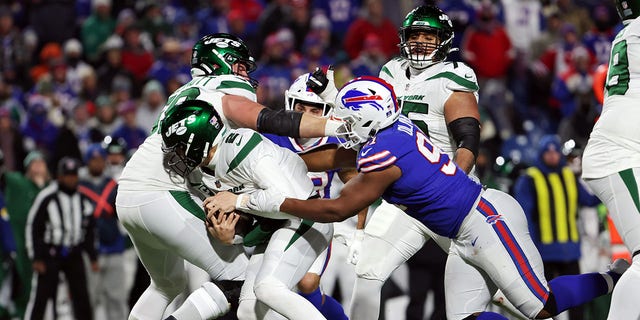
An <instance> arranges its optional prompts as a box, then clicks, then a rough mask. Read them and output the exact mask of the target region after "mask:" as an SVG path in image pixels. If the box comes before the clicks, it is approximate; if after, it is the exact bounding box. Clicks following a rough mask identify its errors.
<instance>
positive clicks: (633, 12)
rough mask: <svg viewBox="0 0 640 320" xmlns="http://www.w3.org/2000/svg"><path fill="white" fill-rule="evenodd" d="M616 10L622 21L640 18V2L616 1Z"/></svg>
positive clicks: (637, 0) (635, 0)
mask: <svg viewBox="0 0 640 320" xmlns="http://www.w3.org/2000/svg"><path fill="white" fill-rule="evenodd" d="M615 2H616V10H618V15H619V16H620V19H622V21H626V20H633V19H635V18H637V17H638V16H640V0H616V1H615Z"/></svg>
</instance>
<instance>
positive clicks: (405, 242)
mask: <svg viewBox="0 0 640 320" xmlns="http://www.w3.org/2000/svg"><path fill="white" fill-rule="evenodd" d="M398 33H399V35H400V56H399V57H396V58H394V59H392V60H391V61H389V62H388V63H386V64H385V65H384V66H383V67H382V69H381V71H380V75H379V77H380V78H382V79H384V80H386V81H387V82H388V83H389V84H391V85H392V86H393V88H394V90H395V93H396V96H397V98H398V103H399V104H400V105H401V106H402V114H403V115H405V116H407V118H409V119H410V120H411V121H412V122H413V123H415V124H416V125H417V126H418V127H419V128H420V129H421V130H422V131H423V132H424V133H425V134H426V135H427V136H428V137H430V139H431V141H432V142H433V143H434V144H435V145H436V146H437V147H439V148H440V149H442V150H443V151H444V152H445V153H447V155H449V157H451V158H452V159H453V160H454V161H455V163H456V164H457V165H458V166H459V167H460V168H461V169H462V170H463V171H464V172H465V173H471V172H472V168H473V166H474V164H475V158H476V156H477V154H478V147H479V143H480V122H479V119H480V115H479V111H478V83H477V80H476V75H475V72H474V71H473V70H472V69H471V68H470V67H469V66H467V65H466V64H464V63H462V62H451V61H447V60H446V58H447V55H448V54H449V53H450V52H451V51H453V50H455V49H454V48H452V41H453V36H454V33H453V25H452V22H451V20H450V19H449V17H448V16H447V15H446V14H445V13H444V12H443V11H442V10H440V9H439V8H438V7H436V6H433V5H423V6H420V7H417V8H416V9H414V10H413V11H411V12H409V13H408V14H407V16H406V18H405V19H404V21H403V23H402V27H400V29H399V31H398ZM315 75H316V76H318V77H320V78H321V80H319V81H315V84H316V85H315V86H314V81H313V80H314V79H312V82H310V86H311V88H312V89H313V90H316V91H319V94H320V96H322V97H325V99H331V97H332V96H334V95H335V91H334V90H333V89H332V88H333V85H330V84H326V85H324V87H323V86H320V87H318V85H317V83H322V82H325V83H326V82H327V80H331V78H332V77H331V75H330V74H327V76H326V77H324V75H323V74H318V73H315ZM327 88H329V89H327ZM320 90H321V91H320ZM369 212H370V213H371V214H370V215H371V216H370V218H369V221H368V222H367V225H366V226H365V227H364V231H362V230H358V231H356V236H355V237H354V238H355V239H356V241H355V242H354V244H353V245H352V246H351V250H350V255H351V256H352V257H351V258H350V259H351V261H354V262H356V274H357V280H356V281H357V283H356V286H355V288H354V294H353V303H352V309H351V312H350V316H351V318H352V319H353V320H359V319H365V320H366V319H373V318H377V317H378V313H379V310H380V293H381V291H382V285H383V284H384V282H385V281H386V280H387V279H388V278H389V277H390V276H391V273H392V272H393V271H394V270H395V269H396V268H397V267H398V266H400V265H401V264H403V263H405V262H406V261H407V260H408V259H409V257H411V256H413V255H414V254H415V253H416V252H417V251H418V250H419V249H420V248H422V246H423V245H424V243H425V242H426V241H429V239H430V238H433V239H434V240H435V241H436V242H437V243H438V245H439V246H440V247H441V248H442V249H443V250H444V251H445V252H446V251H448V248H449V241H448V239H446V238H442V237H440V236H438V235H437V234H435V233H433V232H431V231H429V230H427V232H426V233H423V232H419V231H418V229H417V228H409V229H407V228H406V226H411V225H414V224H415V225H418V224H419V221H416V220H415V219H412V218H411V217H409V216H407V215H405V214H403V213H402V211H401V210H399V209H398V208H396V207H395V206H392V205H389V204H388V203H386V202H384V201H383V202H382V203H381V204H379V205H375V206H372V207H371V208H370V209H369ZM362 219H363V218H361V222H360V224H361V225H364V222H363V221H362ZM412 230H415V232H412ZM371 247H375V248H378V250H366V251H362V250H360V248H371ZM383 257H384V259H383ZM452 260H453V259H452ZM451 263H454V262H451ZM461 265H462V264H461ZM467 272H469V273H472V272H473V270H467ZM477 279H481V278H480V277H477ZM483 285H484V284H483V283H478V286H479V288H481V287H482V286H483ZM455 300H457V298H455V299H454V298H453V297H451V298H450V299H447V301H451V302H452V303H454V301H455ZM449 309H451V308H449Z"/></svg>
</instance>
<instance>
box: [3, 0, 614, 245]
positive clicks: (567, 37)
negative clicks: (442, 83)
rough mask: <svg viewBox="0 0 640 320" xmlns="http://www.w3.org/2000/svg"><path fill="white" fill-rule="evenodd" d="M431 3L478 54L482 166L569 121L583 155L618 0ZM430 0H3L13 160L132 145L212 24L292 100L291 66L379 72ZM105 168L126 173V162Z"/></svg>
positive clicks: (521, 153)
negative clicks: (241, 44) (404, 25)
mask: <svg viewBox="0 0 640 320" xmlns="http://www.w3.org/2000/svg"><path fill="white" fill-rule="evenodd" d="M435 3H436V4H437V5H438V6H439V7H440V8H442V9H443V11H445V12H447V13H448V14H449V16H450V17H451V19H452V20H453V23H454V29H455V38H454V42H455V44H454V47H455V48H459V50H458V51H453V52H451V54H450V60H452V61H458V62H465V63H467V64H468V65H470V66H471V67H472V68H473V69H474V70H475V72H476V74H477V76H478V82H479V86H480V91H479V95H480V101H479V106H480V112H481V116H482V119H481V120H482V121H481V122H482V136H481V139H482V142H481V148H482V150H481V152H480V156H479V158H478V163H477V169H476V171H477V173H478V176H479V178H480V180H481V181H482V182H483V183H485V184H489V185H492V186H494V187H498V188H500V189H503V190H504V191H509V190H510V189H512V185H513V182H514V180H515V178H516V177H517V174H518V168H526V167H527V166H531V165H533V164H534V163H535V161H536V158H537V153H538V150H537V147H536V146H537V144H538V142H539V140H540V138H541V137H543V136H544V135H547V134H558V135H559V136H560V139H561V142H562V143H563V145H562V146H563V152H564V154H565V155H566V156H576V155H578V156H579V154H580V150H581V149H582V148H584V147H585V145H586V141H587V138H588V136H589V133H590V132H591V128H592V127H593V124H594V123H595V120H596V119H597V117H598V115H599V112H600V108H601V100H600V101H599V100H598V98H597V96H598V94H601V92H602V83H599V82H598V81H594V79H597V77H598V72H601V71H599V69H598V67H599V66H600V65H602V64H605V65H606V64H607V62H608V60H609V52H610V47H611V41H612V40H613V37H614V35H615V34H616V32H617V31H618V30H619V29H620V28H621V23H620V21H619V19H618V17H617V15H616V12H615V8H614V7H613V3H612V2H611V1H605V0H541V1H538V0H501V1H498V0H494V1H491V0H446V1H444V0H443V1H435ZM421 4H423V1H415V0H414V1H411V0H399V1H398V0H270V1H269V0H199V1H180V0H155V1H134V0H77V1H71V0H39V1H36V0H32V1H17V0H13V1H2V2H1V5H0V150H1V151H2V154H3V155H4V171H5V172H11V171H17V172H26V169H27V168H26V167H25V166H26V165H27V164H29V163H30V162H28V161H26V160H25V158H26V157H27V154H29V153H30V152H33V151H37V152H39V154H40V155H41V156H42V158H43V159H44V160H45V161H46V163H47V165H48V167H49V168H50V169H51V168H55V166H56V164H57V163H58V161H59V160H60V159H62V158H64V157H72V158H76V159H87V154H88V152H91V151H92V150H93V151H95V150H94V149H92V148H95V144H96V143H97V144H100V143H102V144H103V145H104V146H105V149H104V151H100V154H102V153H104V154H105V156H106V155H107V154H109V155H110V154H112V153H111V152H110V151H109V152H108V149H107V148H106V147H107V146H109V145H111V146H112V147H113V143H110V142H111V141H118V142H119V144H118V146H119V147H121V148H124V152H123V154H124V155H131V154H132V153H133V152H134V151H135V150H136V148H137V147H138V146H139V145H140V144H141V143H142V142H143V141H144V139H145V138H146V136H147V135H148V134H149V133H150V132H151V130H152V128H153V127H154V125H155V121H156V119H157V117H158V115H159V113H160V110H161V109H162V107H163V105H164V103H165V102H166V97H167V96H168V95H169V94H171V93H172V92H173V91H174V90H175V89H177V88H178V87H180V86H181V85H183V84H185V83H187V82H188V81H189V80H190V79H191V76H190V61H191V48H192V46H193V44H194V43H195V42H196V41H197V40H198V39H199V38H200V37H202V36H203V35H206V34H210V33H215V32H227V33H232V34H235V35H237V36H239V37H240V38H242V39H243V40H244V41H245V42H246V43H247V45H248V46H249V48H250V49H251V50H252V53H253V56H254V57H255V58H256V60H257V65H258V68H257V70H256V71H255V72H254V73H252V74H251V76H252V77H253V78H255V79H256V80H258V82H259V86H258V88H257V96H258V102H260V103H262V104H265V105H267V106H270V107H272V108H282V107H283V106H284V92H285V90H286V89H287V88H288V87H289V86H290V84H291V83H292V81H293V80H294V79H296V78H297V77H298V76H299V75H300V74H302V73H305V72H311V71H313V70H314V69H315V68H316V67H318V66H321V67H322V66H324V67H326V66H328V65H334V68H335V70H336V71H335V75H336V84H337V85H338V86H340V85H341V84H343V83H345V82H346V81H347V80H349V79H351V78H353V77H355V76H362V75H376V76H377V75H378V72H379V71H380V68H381V67H382V65H383V64H384V63H385V62H387V61H388V60H389V59H392V58H393V57H394V56H396V55H398V54H399V49H398V43H399V37H398V33H397V30H398V27H399V26H400V24H401V22H402V19H403V17H404V15H405V14H406V13H407V12H409V11H410V10H411V9H412V8H414V7H416V6H418V5H421ZM105 139H106V142H105ZM123 159H124V158H123ZM85 165H86V164H85ZM119 165H121V163H120V164H119ZM107 167H108V166H107ZM116 167H117V166H116ZM578 168H579V166H578ZM108 169H109V167H108ZM54 171H55V170H54ZM107 172H108V173H109V174H110V175H112V177H113V178H117V175H118V170H117V169H114V170H111V171H109V170H107ZM11 214H12V212H8V215H9V216H11ZM21 233H23V232H20V234H21Z"/></svg>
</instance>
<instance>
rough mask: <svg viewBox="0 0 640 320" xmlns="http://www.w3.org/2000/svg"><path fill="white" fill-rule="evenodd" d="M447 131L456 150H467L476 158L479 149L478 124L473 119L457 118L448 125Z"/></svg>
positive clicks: (476, 120)
mask: <svg viewBox="0 0 640 320" xmlns="http://www.w3.org/2000/svg"><path fill="white" fill-rule="evenodd" d="M449 130H451V135H452V136H453V139H454V140H455V141H456V144H457V145H458V148H465V149H469V150H470V151H471V152H472V153H473V156H474V157H476V158H477V157H478V148H479V147H480V122H479V121H478V119H476V118H473V117H464V118H458V119H456V120H453V121H451V123H449Z"/></svg>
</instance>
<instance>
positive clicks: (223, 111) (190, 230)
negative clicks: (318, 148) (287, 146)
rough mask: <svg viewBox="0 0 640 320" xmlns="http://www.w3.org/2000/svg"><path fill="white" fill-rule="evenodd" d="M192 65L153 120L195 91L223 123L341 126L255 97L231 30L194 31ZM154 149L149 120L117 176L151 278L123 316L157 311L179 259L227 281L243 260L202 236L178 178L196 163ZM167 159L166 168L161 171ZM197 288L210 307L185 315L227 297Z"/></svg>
mask: <svg viewBox="0 0 640 320" xmlns="http://www.w3.org/2000/svg"><path fill="white" fill-rule="evenodd" d="M191 67H192V68H191V75H192V77H193V79H192V80H191V81H189V82H188V83H187V84H185V85H184V86H182V87H180V88H179V89H177V90H176V91H175V92H174V93H173V94H171V95H170V96H169V98H168V99H167V103H166V105H165V107H164V109H163V111H162V113H161V115H160V119H159V120H161V119H163V118H164V117H165V116H166V114H167V113H168V112H170V111H173V110H174V109H175V108H176V106H177V105H179V104H180V102H183V101H184V100H186V99H195V98H198V99H202V100H206V101H208V102H210V103H211V104H212V105H213V106H214V108H216V110H217V111H218V114H219V116H220V119H221V121H223V122H224V123H225V125H227V126H228V127H229V128H237V127H249V128H253V129H257V130H259V131H263V132H272V133H277V134H283V135H291V136H295V137H297V136H325V135H332V134H333V135H334V134H335V132H334V131H335V130H336V129H337V128H338V127H339V125H340V123H339V122H338V121H332V120H328V119H325V118H319V117H313V116H310V115H304V114H302V113H299V112H288V111H273V110H271V109H269V108H265V107H264V106H262V105H260V104H258V103H256V102H255V101H256V94H255V87H254V85H255V83H254V81H252V79H251V78H250V77H249V73H250V72H251V71H253V70H254V69H255V67H256V65H255V62H254V58H253V57H252V56H251V54H250V52H249V50H248V48H247V46H246V45H245V44H244V42H243V41H242V40H241V39H240V38H238V37H236V36H233V35H230V34H225V33H217V34H211V35H207V36H204V37H203V38H201V39H200V40H199V41H198V42H196V44H195V45H194V47H193V51H192V59H191ZM159 120H158V121H159ZM300 124H303V126H302V127H301V126H300ZM161 149H162V138H161V135H160V132H159V129H158V124H157V123H156V125H155V126H154V128H153V129H152V132H151V134H150V135H149V137H147V139H146V140H145V141H144V143H143V144H142V145H141V146H140V147H139V148H138V150H137V151H136V152H135V153H134V154H133V156H132V157H131V159H130V160H129V161H128V162H127V164H126V167H125V168H124V170H123V172H122V175H121V177H120V179H119V180H118V182H119V187H118V195H117V198H116V208H117V212H118V216H119V218H120V221H121V222H122V223H123V225H124V226H125V228H126V229H127V232H128V233H129V235H130V237H131V239H132V242H133V244H134V246H135V249H136V252H137V254H138V256H139V257H140V260H141V261H142V263H143V264H144V266H145V268H146V269H147V272H148V273H149V275H150V276H151V285H150V286H149V288H148V289H147V290H146V291H145V292H144V294H143V295H142V296H141V297H140V299H139V300H138V302H137V303H136V305H135V306H134V307H133V308H132V310H131V314H130V317H131V318H136V319H160V318H162V314H163V313H164V312H165V309H166V306H167V305H168V304H169V303H170V302H171V300H173V299H174V298H175V297H176V295H177V294H178V293H180V292H182V290H183V288H184V287H185V285H186V278H185V272H184V266H183V265H184V260H187V261H189V262H190V263H192V264H194V265H196V266H197V267H199V268H201V269H203V270H205V271H206V272H207V273H208V274H209V276H210V277H211V278H213V279H214V280H230V281H241V280H243V279H244V271H245V269H246V266H247V262H248V259H247V257H246V256H245V255H244V251H243V250H242V248H241V247H239V246H238V248H234V247H223V248H219V247H220V246H221V244H220V243H218V242H217V241H210V240H209V237H208V235H207V232H206V230H205V229H204V228H203V221H204V220H205V215H204V212H203V211H202V209H201V206H200V205H199V204H198V203H197V202H194V201H197V199H195V200H194V199H192V197H191V195H190V193H189V191H190V188H189V183H188V181H186V179H185V176H187V175H188V174H189V173H190V172H191V171H192V169H193V167H195V165H193V164H187V165H186V166H185V165H184V163H182V162H175V161H173V157H171V156H170V155H168V156H165V155H164V154H163V152H162V150H161ZM170 166H173V170H168V167H170ZM178 172H179V173H178ZM198 185H199V181H197V182H196V183H195V186H193V187H195V188H200V187H199V186H198ZM205 191H206V190H205ZM196 291H198V293H199V294H200V295H201V297H202V299H204V300H206V301H207V303H209V304H210V305H212V306H214V307H212V308H211V309H210V310H209V311H211V312H210V314H209V313H207V314H203V312H204V311H203V310H204V309H202V308H200V309H198V308H197V307H196V306H193V308H191V311H192V314H190V315H186V316H185V317H186V318H197V317H201V318H203V319H205V318H210V317H214V316H219V315H220V314H224V313H226V312H227V310H228V308H229V306H228V303H227V299H226V298H225V296H223V295H222V293H221V291H220V290H219V289H218V288H217V287H215V285H213V284H212V283H206V284H204V285H203V288H199V289H197V290H196Z"/></svg>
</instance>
